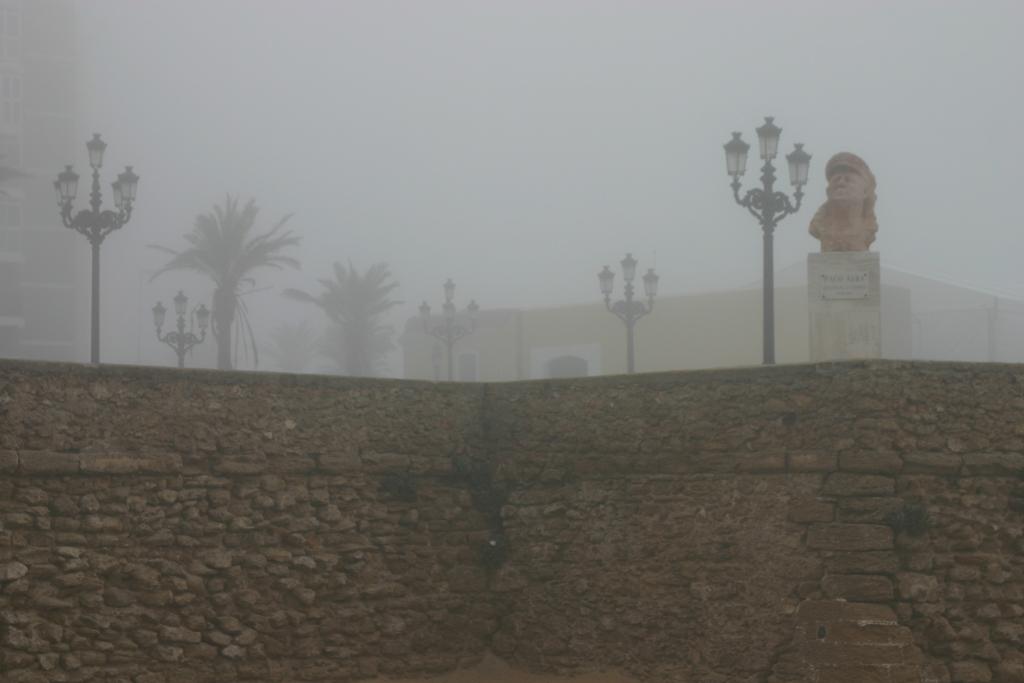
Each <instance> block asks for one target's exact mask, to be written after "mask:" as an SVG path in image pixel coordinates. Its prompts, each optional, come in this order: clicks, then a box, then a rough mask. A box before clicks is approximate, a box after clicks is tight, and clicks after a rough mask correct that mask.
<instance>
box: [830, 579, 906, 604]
mask: <svg viewBox="0 0 1024 683" xmlns="http://www.w3.org/2000/svg"><path fill="white" fill-rule="evenodd" d="M821 588H822V591H823V592H824V593H825V596H826V597H829V598H841V599H844V600H854V601H857V602H889V601H891V600H892V599H893V595H894V591H893V587H892V580H891V579H889V577H887V576H879V575H876V574H830V575H828V576H826V577H825V578H824V579H822V581H821Z"/></svg>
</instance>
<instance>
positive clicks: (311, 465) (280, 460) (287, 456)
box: [267, 453, 317, 474]
mask: <svg viewBox="0 0 1024 683" xmlns="http://www.w3.org/2000/svg"><path fill="white" fill-rule="evenodd" d="M316 468H317V462H316V458H315V457H314V456H312V455H300V454H298V453H280V454H274V455H268V456H267V471H268V472H274V473H276V474H303V473H306V472H312V471H314V470H315V469H316Z"/></svg>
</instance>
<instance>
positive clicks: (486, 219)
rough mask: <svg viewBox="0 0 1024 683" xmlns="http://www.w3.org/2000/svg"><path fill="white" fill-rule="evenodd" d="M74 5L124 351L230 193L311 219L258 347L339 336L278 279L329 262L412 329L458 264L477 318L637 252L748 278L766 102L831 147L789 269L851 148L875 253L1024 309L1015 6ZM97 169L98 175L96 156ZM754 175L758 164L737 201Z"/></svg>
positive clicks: (316, 274)
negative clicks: (115, 191)
mask: <svg viewBox="0 0 1024 683" xmlns="http://www.w3.org/2000/svg"><path fill="white" fill-rule="evenodd" d="M76 10H77V12H78V17H79V20H78V30H79V42H80V64H81V73H80V78H79V93H78V99H79V109H80V112H81V116H80V122H81V136H80V137H81V140H82V142H83V143H84V141H85V140H86V139H87V138H88V136H89V134H91V133H92V132H101V133H102V134H103V136H104V139H106V140H107V142H108V144H109V147H108V150H107V161H106V163H105V169H104V180H105V181H107V182H109V180H113V175H114V173H115V170H114V169H119V168H120V167H121V166H123V165H124V164H132V165H134V167H135V170H136V171H137V172H138V173H139V175H140V176H141V178H142V179H141V181H140V184H139V190H138V200H137V202H136V205H135V212H134V216H133V218H132V221H131V222H130V223H129V224H128V225H127V226H126V227H125V228H124V229H123V230H121V231H119V232H117V233H114V234H113V235H111V236H110V237H109V238H108V239H107V242H106V243H105V245H104V247H103V251H102V254H103V301H104V310H103V360H104V361H106V362H126V363H135V362H144V363H154V364H156V363H160V364H170V363H171V362H173V354H172V353H171V352H170V351H169V350H167V349H161V348H159V347H158V345H157V342H156V340H155V339H153V338H152V323H151V316H150V314H149V308H150V307H151V306H152V305H153V303H154V302H155V298H157V297H160V298H162V299H163V300H164V303H165V305H170V301H169V299H170V297H171V296H173V294H174V293H175V291H176V290H177V289H178V288H179V287H180V288H183V289H185V290H186V293H188V294H190V295H192V296H193V299H194V300H195V301H196V302H198V301H200V300H203V301H206V302H207V304H208V305H209V297H210V285H209V283H208V282H207V281H205V280H203V279H201V278H199V277H198V276H193V275H190V274H187V273H175V274H169V275H166V276H161V277H160V278H158V279H157V280H156V281H155V282H153V283H149V282H148V278H149V274H150V273H152V272H153V271H154V270H155V269H156V268H158V267H159V266H160V265H162V264H163V263H164V261H165V260H166V257H165V256H164V255H162V254H160V253H158V252H156V251H154V250H152V249H150V248H148V245H151V244H162V245H166V246H171V247H182V246H184V241H183V239H182V235H183V234H184V233H186V232H188V231H189V230H190V229H191V227H192V225H193V221H194V219H195V216H196V215H197V214H199V213H202V212H207V211H209V210H210V209H211V208H212V207H213V206H214V205H215V204H218V203H222V202H223V200H224V197H225V195H226V194H228V193H230V194H232V195H237V196H239V197H241V198H242V199H243V201H244V200H245V199H248V198H250V197H251V198H254V199H255V200H256V202H257V204H258V205H259V206H260V207H261V214H260V215H261V221H260V223H259V224H258V227H262V228H264V229H265V228H268V227H270V225H272V224H273V222H274V221H276V220H277V219H278V218H280V217H281V216H282V215H285V214H293V217H292V219H291V220H290V222H289V226H290V227H291V228H293V229H294V230H295V231H297V232H298V233H300V234H301V235H302V236H303V241H302V245H301V247H300V248H299V249H296V250H294V255H295V256H296V257H297V258H299V259H300V260H301V262H302V264H303V269H302V271H294V272H289V271H282V272H277V271H260V272H258V273H257V276H256V277H257V287H258V288H263V287H266V289H262V290H261V291H258V292H255V293H253V294H251V295H248V296H247V297H246V300H247V302H248V305H249V307H250V314H251V317H252V320H253V323H254V325H255V326H256V328H257V333H258V334H261V335H265V332H266V331H267V330H268V329H269V328H271V327H273V326H274V325H275V324H276V323H278V322H280V321H282V320H287V321H299V320H304V319H305V320H309V321H310V322H311V323H314V324H316V325H318V326H319V325H321V320H322V316H321V314H320V313H319V311H317V310H315V309H314V308H312V307H311V306H307V305H303V304H301V303H297V302H294V301H290V300H287V299H285V298H283V297H282V296H281V295H280V291H281V290H282V289H283V288H285V287H298V288H301V289H305V290H307V291H311V292H316V291H317V290H318V285H317V284H316V279H317V278H323V277H328V276H329V273H330V265H331V263H332V262H334V261H342V262H348V261H351V262H352V264H354V265H355V266H356V267H357V268H359V269H360V270H362V269H364V268H366V267H367V266H369V265H371V264H373V263H376V262H381V261H383V262H387V263H388V264H390V266H391V269H392V271H393V273H394V275H395V278H396V279H397V280H398V281H399V282H400V284H401V286H400V288H399V289H398V290H397V292H396V294H397V298H399V299H401V300H402V301H403V302H405V303H404V304H403V306H402V307H400V308H398V309H395V311H393V316H392V318H393V322H394V324H395V325H396V326H400V325H401V323H402V322H403V321H404V320H405V319H406V318H407V317H409V316H411V315H414V314H415V307H416V306H417V305H418V304H419V303H420V301H421V300H423V299H427V300H428V301H429V302H430V303H431V304H432V305H434V306H438V305H439V304H440V303H441V301H442V292H441V284H442V282H444V280H445V279H446V278H448V277H451V278H452V279H453V280H454V281H455V282H456V283H457V285H458V290H457V293H456V301H457V303H458V304H459V305H460V306H461V305H464V304H465V303H467V302H468V301H469V299H470V298H474V299H476V301H477V302H479V303H480V305H481V306H482V307H483V308H484V309H487V308H495V307H540V306H553V305H558V304H564V303H580V302H588V301H595V302H596V301H598V300H599V299H600V296H599V293H598V289H597V278H596V274H597V272H598V271H599V270H600V268H601V266H603V265H604V264H611V265H613V266H615V264H616V263H617V262H618V260H619V259H621V258H622V256H623V255H624V254H625V252H627V251H629V252H632V253H633V254H634V255H635V256H636V257H637V258H638V259H639V262H640V268H642V269H646V268H647V267H650V266H655V267H656V269H657V271H658V273H659V274H660V275H661V291H662V293H663V295H671V294H680V293H686V292H694V291H700V290H708V289H717V288H730V287H735V286H739V285H743V284H746V283H749V282H751V281H756V280H757V279H758V278H759V277H760V273H761V237H760V230H759V228H758V226H757V224H756V223H755V221H754V220H753V219H752V218H751V217H750V216H749V215H748V214H747V212H746V211H745V210H743V209H741V208H740V207H738V206H736V205H735V203H734V201H733V198H732V194H731V190H730V189H729V178H728V177H727V175H726V173H725V163H724V154H723V151H722V144H723V143H724V142H726V140H727V139H728V138H729V133H730V132H731V131H734V130H737V131H742V132H743V134H744V138H745V139H746V140H747V141H748V142H756V136H755V134H754V128H755V127H756V126H758V125H760V124H761V123H762V121H763V118H762V117H764V116H766V115H771V116H774V117H775V120H776V123H778V124H779V125H780V126H781V127H782V129H783V133H782V142H781V145H780V151H782V152H788V151H790V150H791V149H792V145H793V143H794V142H802V143H804V144H805V148H806V149H807V151H809V152H810V153H811V154H812V155H813V159H812V161H811V172H810V182H809V183H808V186H807V188H806V192H807V196H806V198H805V200H804V206H803V208H802V209H801V210H800V212H799V213H797V214H796V215H795V216H791V217H788V218H786V219H785V220H784V221H783V222H782V223H781V225H780V227H779V229H778V230H777V231H776V240H775V255H776V261H775V263H776V268H779V269H781V268H783V267H785V266H787V265H790V264H792V263H796V262H800V261H802V260H803V259H804V258H805V256H806V254H807V253H808V252H810V251H816V250H817V249H818V243H817V241H816V240H814V239H813V238H812V237H810V236H809V235H808V233H807V225H808V222H809V221H810V218H811V216H812V214H813V212H814V210H815V209H816V208H817V207H818V206H819V205H820V203H821V202H822V201H823V199H824V191H825V180H824V175H823V164H824V162H825V161H826V160H827V159H828V158H829V157H830V156H831V155H832V154H834V153H836V152H839V151H843V150H846V151H851V152H854V153H856V154H858V155H860V156H861V157H862V158H864V160H865V161H867V163H868V164H869V165H870V167H871V169H872V171H873V172H874V174H875V176H876V178H877V180H878V205H877V213H878V219H879V224H880V229H879V232H878V238H877V241H876V243H875V244H874V245H873V247H872V250H874V251H878V252H880V253H881V257H882V262H883V265H885V266H889V267H895V268H900V269H904V270H908V271H912V272H915V273H921V274H925V275H930V276H934V277H938V278H941V279H947V280H951V281H954V282H958V283H963V284H969V285H973V286H978V287H983V288H986V289H990V290H994V291H999V292H1005V293H1008V294H1011V295H1017V296H1024V276H1022V275H1021V268H1020V265H1019V264H1020V260H1021V252H1022V248H1021V247H1022V240H1024V236H1022V227H1024V226H1022V222H1021V220H1020V217H1019V211H1020V209H1019V207H1017V206H1016V205H1015V204H1014V200H1013V198H1014V197H1015V196H1016V194H1017V192H1018V191H1019V186H1020V183H1021V181H1022V177H1021V172H1020V169H1021V161H1022V159H1024V135H1021V134H1020V125H1019V122H1020V119H1021V115H1022V111H1024V106H1022V105H1024V89H1022V88H1021V76H1020V70H1021V66H1022V65H1024V45H1022V41H1020V39H1019V35H1018V34H1019V29H1020V26H1022V25H1024V23H1022V21H1024V5H1022V4H1021V3H1019V2H1017V1H1016V0H1011V1H1008V2H993V1H984V2H977V3H965V2H938V1H936V0H920V1H901V2H864V1H862V2H851V3H832V2H827V3H822V2H816V1H815V2H812V1H810V0H808V1H801V2H796V1H778V2H770V3H765V2H754V1H744V2H740V1H725V2H720V1H714V2H713V1H711V0H708V1H706V2H705V1H692V2H672V3H670V2H646V3H639V2H628V1H626V0H622V1H619V2H609V1H605V0H559V1H557V2H550V1H547V0H544V1H540V0H536V1H516V2H512V1H511V0H509V1H503V2H479V1H478V0H466V1H464V2H454V1H449V0H431V1H429V2H413V1H411V0H410V1H407V2H389V1H382V0H365V1H349V2H336V1H326V0H322V1H321V0H302V1H301V2H284V1H283V0H216V1H212V0H174V1H173V2H171V1H169V0H168V1H162V2H157V1H155V0H149V1H145V2H143V1H140V0H89V1H86V0H79V1H78V2H77V3H76ZM752 151H754V150H752ZM76 154H77V157H76V158H73V159H68V162H69V163H71V162H74V163H75V164H76V167H78V168H79V170H81V169H83V168H85V166H86V164H85V161H86V159H85V148H84V145H83V146H81V147H80V148H79V149H78V150H77V151H76ZM782 165H783V167H784V162H783V164H782ZM757 166H758V163H757V161H756V155H755V154H752V156H751V160H750V162H749V163H748V173H747V176H746V177H745V178H744V186H745V187H751V186H752V183H753V182H756V178H757V175H758V174H757V171H756V169H757ZM57 170H59V169H54V172H55V173H56V171H57ZM780 178H781V180H782V181H783V182H782V183H781V185H783V186H784V187H785V188H786V189H789V185H788V182H787V181H786V180H787V176H786V172H785V169H784V168H781V169H780ZM82 202H83V199H82V197H80V198H79V202H78V203H79V205H81V204H82ZM55 214H56V212H55ZM55 218H56V215H55ZM70 239H72V237H69V240H70ZM75 239H78V240H79V241H82V242H84V240H81V239H80V238H79V237H77V236H75ZM82 259H83V261H82V267H83V273H88V260H87V259H88V257H87V254H85V253H84V252H83V255H82ZM84 321H85V318H83V322H84ZM82 339H83V340H87V339H88V335H87V332H84V333H83V335H82ZM207 346H212V342H207ZM86 352H87V350H86V351H85V352H83V354H84V353H86ZM83 359H84V358H83ZM239 365H240V367H249V366H251V364H247V363H246V362H244V361H243V362H240V363H239ZM262 365H263V362H262V360H261V366H262ZM392 372H394V373H399V372H400V364H395V366H394V368H393V370H392Z"/></svg>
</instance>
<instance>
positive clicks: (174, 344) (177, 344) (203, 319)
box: [153, 290, 210, 368]
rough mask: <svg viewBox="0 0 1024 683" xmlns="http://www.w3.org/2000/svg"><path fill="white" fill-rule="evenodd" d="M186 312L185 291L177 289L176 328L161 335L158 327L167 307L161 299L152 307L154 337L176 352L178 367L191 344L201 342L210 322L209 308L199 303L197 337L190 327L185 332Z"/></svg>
mask: <svg viewBox="0 0 1024 683" xmlns="http://www.w3.org/2000/svg"><path fill="white" fill-rule="evenodd" d="M187 312H188V297H187V296H185V292H182V291H180V290H179V291H178V295H177V296H176V297H174V313H175V315H177V316H178V329H177V330H171V331H170V332H168V333H167V334H163V335H161V334H160V329H161V328H162V327H163V326H164V316H166V315H167V309H166V308H165V307H164V304H163V302H161V301H157V302H156V306H154V307H153V324H154V325H156V338H157V339H158V340H160V341H162V342H163V343H164V344H167V345H168V346H170V347H171V348H172V349H174V352H175V353H176V354H178V367H179V368H183V367H185V354H186V353H188V352H189V351H191V350H192V347H193V346H196V345H197V344H202V343H203V340H204V339H206V328H207V326H208V325H209V324H210V309H208V308H207V307H206V304H199V308H197V309H196V311H195V316H196V323H198V324H199V336H198V337H197V336H196V335H195V334H193V333H192V330H191V329H189V330H188V331H187V332H186V331H185V314H186V313H187ZM190 328H191V326H190Z"/></svg>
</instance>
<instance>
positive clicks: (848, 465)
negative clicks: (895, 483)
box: [839, 453, 903, 474]
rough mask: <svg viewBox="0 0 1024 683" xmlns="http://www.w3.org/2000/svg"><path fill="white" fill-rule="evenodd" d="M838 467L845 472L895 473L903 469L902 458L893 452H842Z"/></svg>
mask: <svg viewBox="0 0 1024 683" xmlns="http://www.w3.org/2000/svg"><path fill="white" fill-rule="evenodd" d="M839 469H840V470H842V471H845V472H866V473H875V474H896V473H897V472H899V471H900V470H901V469H903V460H902V459H901V458H900V456H898V455H897V454H895V453H843V454H842V455H840V456H839Z"/></svg>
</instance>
